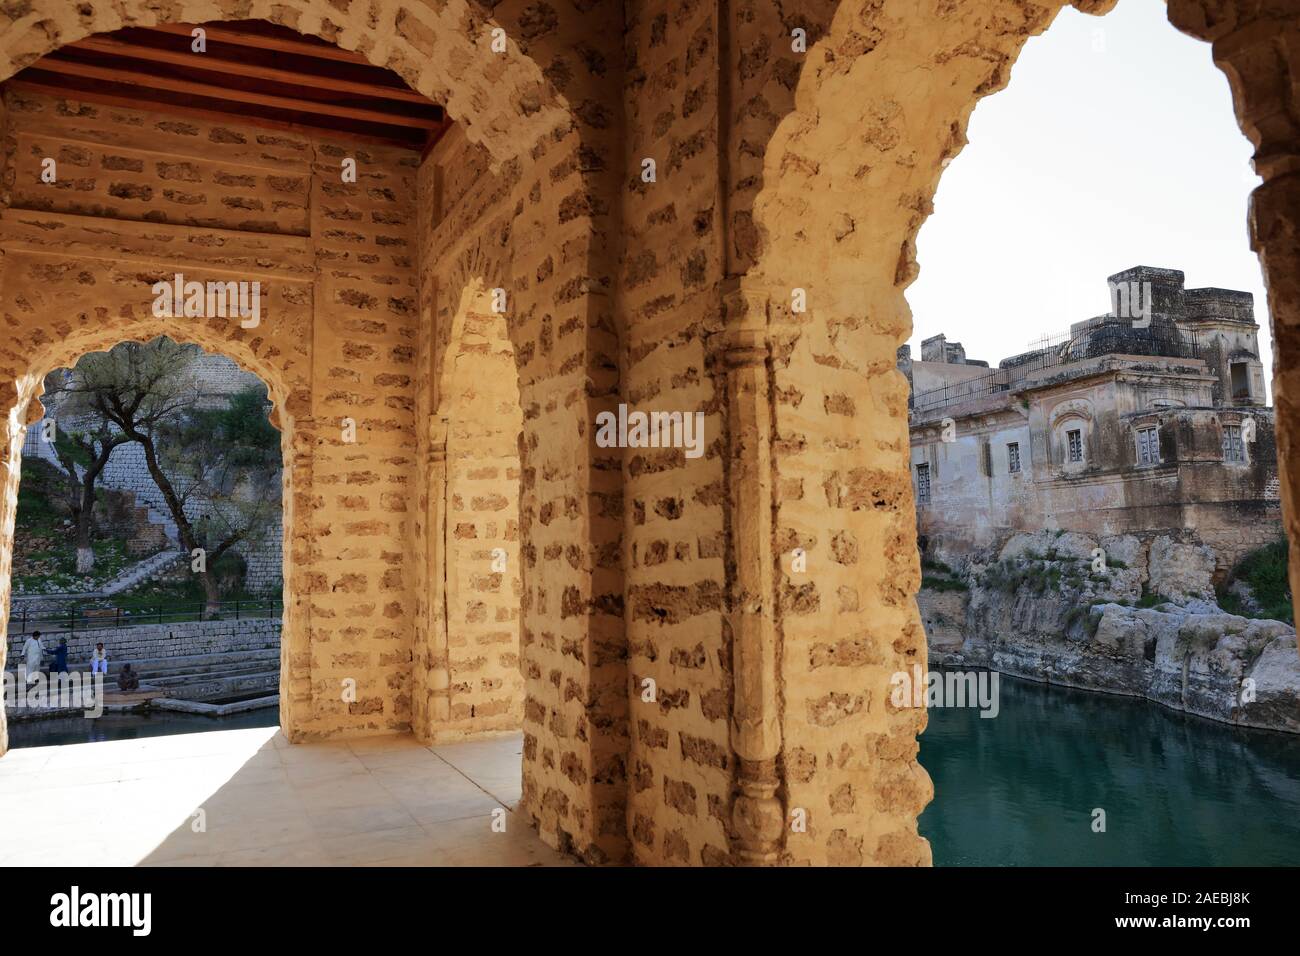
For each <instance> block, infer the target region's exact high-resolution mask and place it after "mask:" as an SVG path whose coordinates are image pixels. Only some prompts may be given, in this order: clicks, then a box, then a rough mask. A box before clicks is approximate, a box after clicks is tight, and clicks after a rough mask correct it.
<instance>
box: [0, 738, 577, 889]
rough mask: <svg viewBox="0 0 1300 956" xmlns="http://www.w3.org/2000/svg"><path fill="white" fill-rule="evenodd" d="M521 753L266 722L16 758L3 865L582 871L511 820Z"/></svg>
mask: <svg viewBox="0 0 1300 956" xmlns="http://www.w3.org/2000/svg"><path fill="white" fill-rule="evenodd" d="M522 746H523V739H522V735H520V734H513V735H510V736H505V737H495V738H492V739H488V740H482V741H475V742H472V743H460V744H450V745H447V746H442V747H432V748H431V747H426V746H424V745H422V744H420V743H419V742H418V741H416V740H415V738H413V737H410V736H390V737H366V738H361V739H357V740H351V741H339V742H329V743H315V744H296V745H295V744H290V743H289V742H288V741H287V740H286V739H285V738H284V736H283V735H282V734H281V733H280V732H279V731H278V730H276V729H254V730H227V731H214V732H210V733H199V734H177V735H173V736H168V737H149V738H144V739H139V740H122V741H112V742H105V743H90V744H74V745H69V746H61V747H35V748H23V749H19V750H11V751H10V752H9V753H8V754H6V755H5V756H4V757H0V866H42V865H60V866H137V865H145V866H152V865H161V866H250V865H252V866H282V865H290V866H368V865H379V866H537V865H551V866H555V865H560V866H563V865H573V862H572V861H571V860H568V859H567V858H565V857H563V856H561V855H560V854H558V853H556V852H555V851H553V850H551V849H550V848H549V847H547V846H546V845H545V844H543V843H542V841H541V840H540V839H539V838H538V837H537V834H536V833H534V832H533V830H532V829H531V828H530V827H529V826H528V824H527V822H526V821H525V820H523V819H521V818H520V817H518V816H517V815H516V814H515V813H514V812H513V811H514V808H515V806H516V805H517V804H518V801H519V793H520V752H521V750H522ZM494 819H495V820H497V821H500V822H498V823H497V826H496V828H495V829H494V827H493V821H494ZM502 822H503V823H504V832H500V829H501V823H502Z"/></svg>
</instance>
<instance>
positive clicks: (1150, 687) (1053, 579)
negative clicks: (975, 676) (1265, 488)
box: [918, 531, 1300, 733]
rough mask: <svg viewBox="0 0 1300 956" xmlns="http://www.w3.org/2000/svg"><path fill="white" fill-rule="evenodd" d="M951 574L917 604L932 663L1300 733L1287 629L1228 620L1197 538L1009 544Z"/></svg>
mask: <svg viewBox="0 0 1300 956" xmlns="http://www.w3.org/2000/svg"><path fill="white" fill-rule="evenodd" d="M937 550H939V551H941V550H942V549H941V548H939V549H937ZM948 560H949V562H950V564H945V563H943V561H942V560H938V559H931V560H928V561H927V562H926V563H925V566H926V568H927V571H926V575H925V580H924V583H923V586H922V589H921V592H920V594H919V596H918V603H919V604H920V607H921V614H922V618H923V619H924V620H925V626H926V635H927V638H928V639H929V644H930V653H931V659H932V661H933V662H935V663H943V664H945V665H948V666H961V665H964V664H965V665H975V666H982V667H989V668H992V669H994V670H997V671H999V672H1001V673H1004V674H1010V675H1012V676H1016V677H1023V678H1028V679H1030V680H1036V681H1045V682H1047V683H1053V684H1065V685H1068V686H1071V687H1080V688H1084V689H1088V690H1097V691H1105V692H1108V693H1114V694H1126V695H1129V696H1134V697H1146V698H1148V699H1150V700H1154V701H1157V702H1159V703H1161V704H1164V705H1165V706H1167V707H1172V708H1174V709H1177V710H1183V711H1186V712H1188V713H1191V714H1197V715H1199V716H1202V717H1209V718H1211V719H1214V720H1220V721H1224V722H1226V723H1231V724H1238V725H1241V726H1246V727H1259V728H1267V729H1271V730H1284V731H1289V732H1291V733H1300V655H1298V654H1297V650H1296V632H1295V630H1294V628H1292V627H1291V626H1290V625H1288V624H1285V623H1283V622H1281V621H1272V620H1258V619H1252V618H1247V617H1241V616H1238V615H1235V614H1229V613H1227V612H1225V611H1223V610H1222V609H1221V608H1220V607H1219V606H1218V604H1217V603H1216V601H1215V588H1214V586H1213V582H1212V575H1213V572H1214V567H1215V556H1214V553H1213V552H1212V551H1211V550H1210V549H1209V548H1208V547H1206V546H1205V545H1204V544H1202V543H1201V542H1200V541H1199V540H1198V539H1197V538H1196V537H1195V535H1193V534H1190V533H1181V534H1164V535H1150V536H1147V537H1145V538H1142V537H1138V536H1135V535H1118V536H1114V537H1103V538H1098V539H1094V538H1091V537H1088V536H1087V535H1082V534H1076V533H1060V532H1050V531H1048V532H1040V533H1037V534H1017V535H1014V536H1012V537H1011V538H1010V539H1009V540H1007V541H1006V542H1005V543H1004V544H1003V545H1002V547H1001V548H998V549H990V550H987V551H982V552H978V553H975V554H972V555H965V556H962V557H960V558H956V557H949V558H948Z"/></svg>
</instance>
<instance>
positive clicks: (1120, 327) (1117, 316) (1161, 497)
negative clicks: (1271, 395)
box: [899, 266, 1281, 570]
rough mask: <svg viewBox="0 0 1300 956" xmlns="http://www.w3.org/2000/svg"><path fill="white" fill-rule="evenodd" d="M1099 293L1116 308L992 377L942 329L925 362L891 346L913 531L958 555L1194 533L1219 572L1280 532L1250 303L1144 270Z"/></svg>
mask: <svg viewBox="0 0 1300 956" xmlns="http://www.w3.org/2000/svg"><path fill="white" fill-rule="evenodd" d="M1109 285H1110V288H1111V290H1112V301H1113V303H1114V309H1113V310H1112V312H1111V313H1110V314H1108V315H1103V316H1096V317H1094V318H1091V319H1087V320H1084V321H1081V322H1077V323H1075V324H1074V325H1073V326H1072V327H1071V329H1070V331H1069V333H1068V334H1067V335H1064V336H1060V337H1059V338H1058V339H1057V340H1056V341H1054V342H1047V343H1045V344H1044V345H1043V346H1042V347H1040V348H1037V349H1034V350H1032V351H1029V352H1025V353H1023V354H1020V355H1016V356H1013V357H1011V358H1008V359H1004V360H1003V361H1002V362H1000V363H999V365H998V367H997V368H996V369H989V367H988V363H986V362H974V361H971V360H969V359H967V358H966V353H965V350H964V349H963V348H962V346H961V345H960V344H958V343H952V342H948V341H947V340H946V338H945V337H944V336H943V335H937V336H934V337H933V338H930V339H927V340H925V342H923V343H922V345H921V361H919V362H917V361H912V360H911V357H910V352H909V350H908V348H907V347H906V346H904V347H903V348H902V349H901V350H900V353H899V366H900V368H901V370H902V371H903V372H904V374H905V375H907V376H908V378H909V380H910V381H911V382H912V385H913V391H912V395H911V399H910V403H909V404H910V415H909V418H910V432H911V445H912V454H911V461H912V476H913V481H914V484H915V491H916V500H917V520H918V529H919V531H920V533H921V534H922V535H924V536H927V537H928V536H937V537H939V538H941V539H942V540H943V541H944V543H945V545H946V546H948V547H952V546H954V545H958V544H960V543H963V542H964V543H967V544H969V545H972V546H983V545H988V544H991V543H997V542H1000V541H1003V540H1005V539H1006V538H1007V537H1008V536H1009V535H1010V534H1012V533H1014V532H1017V531H1036V530H1039V529H1043V528H1054V529H1060V530H1064V531H1080V532H1086V533H1091V534H1121V533H1126V532H1134V531H1142V532H1144V531H1152V530H1158V529H1182V528H1194V529H1196V531H1197V533H1198V534H1199V535H1200V537H1201V539H1202V540H1204V541H1205V542H1206V543H1207V544H1210V545H1211V546H1212V547H1214V549H1215V551H1216V554H1217V555H1218V560H1219V562H1220V564H1221V566H1222V569H1223V570H1226V569H1227V568H1230V567H1231V565H1232V564H1233V563H1235V561H1236V560H1237V559H1238V558H1240V557H1241V556H1242V555H1243V554H1245V553H1246V552H1248V551H1250V550H1253V549H1254V548H1256V547H1259V546H1260V545H1261V544H1264V543H1267V542H1269V541H1273V540H1276V539H1277V538H1278V537H1279V536H1280V534H1281V502H1280V498H1279V482H1278V476H1277V447H1276V440H1275V429H1274V412H1273V409H1272V408H1270V407H1268V406H1267V405H1266V404H1265V392H1264V375H1263V367H1262V365H1261V364H1260V360H1259V343H1258V333H1259V326H1258V325H1257V324H1256V323H1255V321H1254V314H1253V303H1252V301H1251V296H1250V294H1249V293H1243V292H1234V291H1231V290H1227V289H1185V288H1184V287H1183V274H1182V273H1181V272H1178V271H1175V270H1172V269H1153V268H1150V267H1147V266H1137V267H1135V268H1132V269H1127V270H1125V271H1124V272H1120V273H1118V274H1116V275H1113V276H1111V277H1110V279H1109Z"/></svg>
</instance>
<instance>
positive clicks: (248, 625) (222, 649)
mask: <svg viewBox="0 0 1300 956" xmlns="http://www.w3.org/2000/svg"><path fill="white" fill-rule="evenodd" d="M280 624H281V622H280V619H279V618H278V617H268V618H252V619H248V618H246V619H244V620H241V621H234V620H226V621H186V622H182V623H173V624H137V625H135V626H133V627H123V628H118V629H116V630H115V629H112V628H108V629H101V630H95V631H78V632H76V633H74V634H68V633H66V632H56V631H54V630H50V631H47V632H45V633H44V634H42V636H41V644H42V646H43V647H44V648H45V659H46V662H47V663H49V662H50V660H52V657H53V654H54V649H55V648H56V647H57V646H58V644H59V638H60V637H65V638H67V640H68V664H69V666H71V667H72V668H73V669H74V670H79V669H83V668H89V667H90V655H91V653H92V652H93V651H94V649H95V645H96V644H98V643H101V642H102V643H103V645H104V650H105V651H106V652H107V653H108V658H109V664H110V666H111V667H112V668H113V670H114V671H115V672H116V670H117V667H118V666H119V665H120V664H122V663H124V662H125V661H144V660H158V659H165V658H168V657H197V656H199V655H203V654H222V653H226V652H229V651H247V650H255V649H260V648H267V647H279V645H280ZM26 640H27V637H26V635H13V636H10V637H9V639H8V645H9V660H10V661H12V662H13V663H14V664H15V665H16V664H18V663H21V661H22V647H23V642H24V641H26Z"/></svg>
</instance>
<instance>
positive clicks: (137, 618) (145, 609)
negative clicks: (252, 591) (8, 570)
mask: <svg viewBox="0 0 1300 956" xmlns="http://www.w3.org/2000/svg"><path fill="white" fill-rule="evenodd" d="M283 613H284V602H283V601H282V600H281V599H280V598H249V599H241V600H238V601H220V602H217V603H216V604H213V605H209V604H208V603H207V602H205V601H174V602H170V603H163V602H160V603H158V604H137V605H130V606H127V607H123V606H121V605H116V604H111V603H108V602H105V601H103V600H95V599H93V598H91V599H85V600H72V601H67V602H64V603H63V604H62V606H60V607H58V608H53V609H52V608H49V607H45V608H41V609H40V610H38V611H33V612H29V611H28V609H27V608H26V607H23V606H19V607H14V608H12V609H11V610H10V612H9V636H10V637H12V636H14V635H25V634H30V633H31V632H32V631H43V632H47V633H60V634H62V633H68V634H76V633H77V632H78V631H103V630H118V629H120V628H124V627H138V626H139V625H141V624H178V623H183V622H191V621H218V620H223V621H232V620H233V621H240V620H251V619H256V618H267V617H279V616H280V615H281V614H283Z"/></svg>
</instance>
